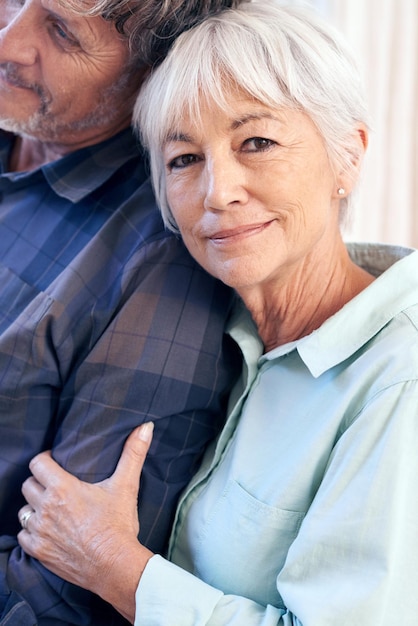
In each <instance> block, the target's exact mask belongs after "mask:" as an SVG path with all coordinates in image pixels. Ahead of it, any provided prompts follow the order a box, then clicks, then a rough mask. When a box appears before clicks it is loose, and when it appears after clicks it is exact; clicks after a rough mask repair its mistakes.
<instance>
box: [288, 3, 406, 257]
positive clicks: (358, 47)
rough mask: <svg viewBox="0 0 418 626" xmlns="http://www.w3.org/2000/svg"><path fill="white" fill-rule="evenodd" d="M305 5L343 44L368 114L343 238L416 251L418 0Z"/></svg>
mask: <svg viewBox="0 0 418 626" xmlns="http://www.w3.org/2000/svg"><path fill="white" fill-rule="evenodd" d="M295 1H296V0H295ZM310 2H311V4H313V5H314V6H315V7H316V8H317V9H318V10H319V11H320V12H321V13H322V14H323V15H324V16H325V17H326V18H327V19H329V21H331V22H332V23H333V24H334V25H335V26H337V28H338V29H339V30H340V31H342V32H343V33H344V34H345V36H346V39H347V40H348V41H349V43H350V45H351V47H352V49H353V51H354V54H355V56H356V58H357V61H358V63H359V67H360V69H361V72H362V76H363V80H364V85H365V88H366V93H367V96H368V102H369V110H370V114H371V121H372V130H371V135H370V144H369V149H368V154H367V158H366V161H365V166H364V174H363V181H362V183H361V193H360V197H359V202H358V204H357V206H356V207H355V209H354V214H353V215H352V218H351V225H350V226H349V228H347V229H346V233H345V238H346V239H349V240H353V239H354V240H366V241H382V242H389V243H397V244H403V245H409V246H414V247H417V248H418V106H417V104H418V0H310Z"/></svg>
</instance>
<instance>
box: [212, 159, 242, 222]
mask: <svg viewBox="0 0 418 626" xmlns="http://www.w3.org/2000/svg"><path fill="white" fill-rule="evenodd" d="M246 183H247V181H246V176H245V171H244V168H243V166H242V165H241V164H240V163H239V162H237V161H236V159H234V158H233V157H232V156H231V157H230V158H228V159H226V158H222V159H216V158H211V159H207V160H206V166H205V177H204V185H205V208H207V209H212V210H225V209H228V208H232V207H234V206H237V205H240V204H245V203H246V202H247V200H248V192H247V185H246Z"/></svg>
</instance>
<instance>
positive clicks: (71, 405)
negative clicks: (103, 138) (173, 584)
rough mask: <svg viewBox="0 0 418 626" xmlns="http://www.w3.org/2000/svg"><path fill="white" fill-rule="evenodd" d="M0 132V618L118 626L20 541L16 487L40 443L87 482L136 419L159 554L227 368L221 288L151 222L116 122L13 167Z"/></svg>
mask: <svg viewBox="0 0 418 626" xmlns="http://www.w3.org/2000/svg"><path fill="white" fill-rule="evenodd" d="M0 139H1V142H2V143H1V144H0V158H2V161H3V173H2V175H1V177H0V194H1V204H0V260H1V264H0V279H1V285H2V292H1V293H2V296H1V297H0V535H1V538H0V602H2V604H1V605H0V615H1V613H2V611H3V612H4V611H5V610H6V615H7V617H4V616H3V620H4V621H3V622H1V621H0V623H4V624H6V623H7V624H9V625H10V626H12V625H13V626H17V625H18V624H26V623H28V622H25V621H19V610H20V609H21V610H22V611H24V613H23V614H24V615H27V612H28V605H29V606H30V607H31V608H32V610H33V612H34V613H35V614H36V616H37V619H38V623H39V624H40V625H41V624H43V623H45V624H49V625H51V626H52V625H55V624H56V625H58V624H61V625H62V624H80V625H81V624H97V625H100V626H103V625H104V624H117V623H125V622H124V621H123V620H122V618H120V617H118V616H116V614H115V613H113V612H112V611H111V610H109V607H107V606H104V605H103V603H102V602H101V601H100V600H98V599H97V598H94V597H92V595H91V594H89V593H87V592H84V591H82V590H80V589H78V588H76V587H74V586H72V585H69V584H67V583H63V582H62V580H60V579H58V578H57V577H55V576H53V575H52V574H50V573H49V572H47V571H46V570H45V569H44V568H43V567H42V566H40V565H39V564H38V563H36V562H34V561H33V560H32V559H30V558H27V557H26V556H25V555H24V554H23V553H22V551H21V550H20V548H19V547H18V546H17V545H16V541H15V539H14V537H15V535H16V533H17V531H18V530H19V525H18V522H17V511H18V509H19V507H20V506H21V505H22V497H21V494H20V486H21V483H22V481H23V480H24V479H25V478H26V477H27V476H28V462H29V460H30V459H31V458H32V457H33V456H34V455H35V454H36V453H38V452H39V451H41V450H44V449H48V448H52V450H53V456H54V458H55V459H56V460H57V461H58V462H59V463H60V464H61V465H63V466H64V467H65V468H66V469H68V470H69V471H71V472H73V473H74V474H76V475H77V476H79V477H80V478H82V479H83V480H88V481H91V482H96V481H99V480H102V479H103V478H105V477H107V476H109V475H110V474H111V473H112V472H113V470H114V468H115V465H116V462H117V459H118V458H119V455H120V452H121V449H122V446H123V442H124V440H125V439H126V436H127V435H128V434H129V432H130V431H131V430H132V429H133V428H134V427H135V426H137V425H138V424H140V423H142V422H144V421H147V420H149V419H152V420H154V421H155V434H154V441H153V444H152V448H151V451H150V454H149V458H148V459H147V462H146V465H145V468H144V473H143V479H142V487H141V493H140V503H139V507H140V520H141V533H140V538H141V540H142V541H143V542H144V543H145V544H146V545H148V546H149V547H150V548H151V549H153V550H154V551H163V550H164V549H165V546H166V540H167V537H168V533H169V528H170V525H171V522H172V516H173V511H174V507H175V504H176V501H177V497H178V495H179V492H180V491H181V490H182V488H183V487H184V486H185V484H186V483H187V482H188V481H189V479H190V477H191V475H192V474H193V472H194V471H195V469H196V466H197V463H198V461H199V460H200V457H201V454H202V451H203V449H204V447H205V445H206V444H207V442H208V441H209V440H211V439H212V438H213V437H214V435H215V434H216V432H217V431H218V429H219V427H220V422H221V420H222V416H223V415H224V408H225V407H224V403H225V398H226V395H227V391H228V390H229V388H230V386H231V384H232V380H231V378H232V377H233V376H234V373H235V372H236V371H237V369H238V363H237V362H236V360H235V355H234V353H233V351H232V350H233V348H232V346H230V345H229V344H227V343H225V342H226V341H227V340H226V339H225V337H224V335H223V328H224V324H225V321H226V317H227V315H228V312H229V308H230V304H231V294H230V292H229V290H228V289H227V288H226V287H224V286H223V285H221V284H219V283H217V282H216V281H214V280H213V279H212V278H211V277H209V276H208V275H207V274H206V273H205V272H204V271H203V270H201V269H200V268H199V267H198V266H197V265H196V264H195V262H194V261H193V260H192V259H191V258H190V257H189V255H188V253H187V252H186V251H185V249H184V247H183V246H182V244H181V242H180V241H179V239H178V238H177V237H175V236H173V235H172V234H170V233H167V232H166V231H165V230H164V228H163V226H162V223H161V221H160V217H159V214H158V212H157V211H156V209H155V204H154V200H153V195H152V191H151V188H150V185H149V182H148V181H147V177H146V172H145V167H144V164H143V162H142V160H141V158H140V155H139V154H138V150H137V148H136V146H135V142H134V140H133V138H132V135H131V133H130V131H127V132H124V133H122V134H121V135H119V136H118V137H117V138H115V139H114V140H111V141H108V142H106V143H105V144H102V145H101V146H97V147H95V148H89V149H86V150H82V151H79V152H78V153H74V154H72V155H68V156H67V157H65V158H64V159H62V160H61V161H59V162H57V163H52V164H49V165H47V166H44V167H43V168H41V169H40V170H38V171H35V172H32V173H29V174H27V173H23V174H22V173H17V174H16V173H15V174H7V173H4V169H5V168H4V163H5V162H6V158H7V154H8V150H9V141H10V138H9V137H7V136H6V135H5V134H2V135H1V136H0ZM98 166H99V167H98ZM11 593H13V595H10V594H11ZM13 598H16V601H13ZM22 598H23V599H24V600H25V601H26V602H22ZM11 604H12V609H11V610H9V609H10V605H11ZM6 605H7V609H5V607H6ZM13 610H14V611H15V615H14V616H13ZM23 619H27V617H24V618H23Z"/></svg>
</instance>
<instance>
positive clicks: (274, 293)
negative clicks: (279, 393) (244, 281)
mask: <svg viewBox="0 0 418 626" xmlns="http://www.w3.org/2000/svg"><path fill="white" fill-rule="evenodd" d="M373 280H374V277H373V276H372V275H371V274H369V273H368V272H366V271H365V270H363V269H362V268H360V267H359V266H357V265H355V263H353V261H352V260H351V259H350V257H349V255H348V253H347V251H346V248H345V246H344V247H343V249H342V251H341V253H340V255H339V256H338V258H334V260H333V261H331V259H329V258H327V259H326V262H324V263H322V264H321V265H318V263H317V262H313V260H312V259H311V260H307V261H306V262H305V263H304V264H303V267H302V266H301V267H299V268H295V270H294V271H293V272H292V273H291V274H289V275H288V276H286V278H285V279H283V280H277V281H274V283H272V284H266V285H263V286H257V287H256V288H252V289H246V290H244V291H241V292H240V296H241V297H242V299H243V301H244V303H245V305H246V306H247V308H248V309H249V311H250V312H251V315H252V317H253V319H254V322H255V323H256V325H257V328H258V332H259V334H260V337H261V339H262V341H263V343H264V347H265V351H266V352H268V351H270V350H272V349H273V348H275V347H277V346H279V345H283V344H285V343H289V342H291V341H296V340H297V339H300V338H301V337H304V336H306V335H309V334H310V333H311V332H313V331H314V330H316V329H317V328H319V327H320V326H321V325H322V324H323V323H324V322H325V321H326V320H327V319H328V318H329V317H331V316H332V315H334V313H336V312H337V311H339V310H340V309H341V308H342V307H343V306H344V305H345V304H346V303H347V302H349V301H350V300H352V298H354V297H355V296H356V295H357V294H358V293H360V292H361V291H363V289H365V288H366V287H367V286H368V285H370V283H371V282H373Z"/></svg>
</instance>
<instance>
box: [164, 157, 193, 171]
mask: <svg viewBox="0 0 418 626" xmlns="http://www.w3.org/2000/svg"><path fill="white" fill-rule="evenodd" d="M196 162H197V156H196V155H195V154H182V155H181V156H178V157H176V158H175V159H172V161H170V162H169V164H168V167H169V169H181V168H184V167H187V166H188V165H192V164H193V163H196Z"/></svg>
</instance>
